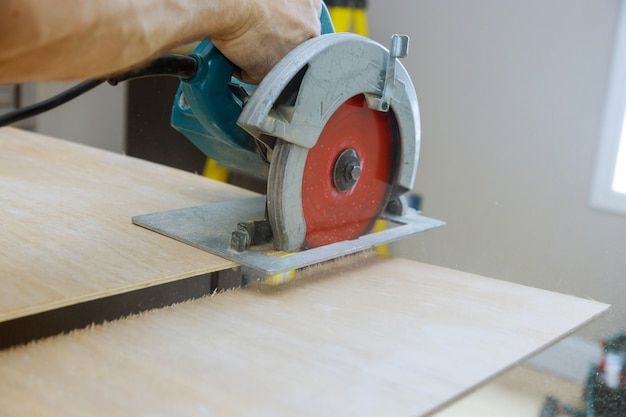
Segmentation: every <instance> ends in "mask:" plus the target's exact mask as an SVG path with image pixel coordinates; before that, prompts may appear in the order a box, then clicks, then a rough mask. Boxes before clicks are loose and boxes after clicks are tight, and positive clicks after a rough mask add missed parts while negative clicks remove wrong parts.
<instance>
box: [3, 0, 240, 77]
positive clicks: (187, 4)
mask: <svg viewBox="0 0 626 417" xmlns="http://www.w3.org/2000/svg"><path fill="white" fill-rule="evenodd" d="M246 4H247V2H246V1H242V0H196V1H192V0H105V1H78V0H74V1H64V2H60V1H58V0H2V1H1V2H0V83H6V82H19V81H26V80H50V79H56V80H59V79H80V78H91V77H99V76H104V75H107V74H110V73H113V72H119V71H122V70H125V69H128V68H129V67H132V66H134V65H137V63H139V62H143V61H146V60H148V59H150V58H151V57H152V56H154V55H155V54H157V53H159V52H162V51H164V50H166V49H168V48H170V47H173V46H176V45H177V44H181V43H183V42H185V41H190V40H197V39H201V38H204V37H213V36H220V35H221V34H222V33H231V32H233V31H236V30H237V27H236V26H237V25H239V24H241V22H240V16H238V15H237V14H238V13H243V12H244V7H245V6H246Z"/></svg>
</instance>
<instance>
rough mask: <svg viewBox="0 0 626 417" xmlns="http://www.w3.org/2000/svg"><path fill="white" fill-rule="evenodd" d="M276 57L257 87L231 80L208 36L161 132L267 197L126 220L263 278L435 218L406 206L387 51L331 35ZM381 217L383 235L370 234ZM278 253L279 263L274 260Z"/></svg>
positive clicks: (399, 76)
mask: <svg viewBox="0 0 626 417" xmlns="http://www.w3.org/2000/svg"><path fill="white" fill-rule="evenodd" d="M321 20H322V27H323V32H326V33H325V34H322V35H321V36H318V37H316V38H313V39H310V40H308V41H306V42H304V43H303V44H301V45H300V46H298V47H297V48H295V49H294V50H293V51H291V52H290V53H289V54H287V55H286V56H285V57H284V58H283V59H282V60H281V61H280V62H279V63H278V64H277V65H276V66H275V67H274V68H273V69H272V70H271V71H270V72H269V74H268V75H267V76H266V77H265V78H264V79H263V81H262V82H261V83H260V84H259V85H258V86H251V85H246V84H242V83H240V82H238V81H237V80H235V79H233V78H232V77H231V74H232V73H233V65H232V63H230V62H229V61H228V60H227V59H226V58H224V56H223V55H221V53H220V52H219V51H217V49H215V48H214V47H213V45H212V44H211V42H210V41H205V42H203V43H202V44H200V45H199V46H198V47H197V48H196V50H195V51H194V52H193V53H192V54H191V56H192V57H194V58H195V59H196V60H197V61H198V69H197V72H196V74H195V75H194V76H193V77H190V78H189V79H186V80H182V81H181V85H180V88H179V91H178V93H177V95H176V98H175V101H174V106H173V111H172V125H173V126H174V127H175V128H176V129H178V130H179V131H181V132H182V133H183V134H184V135H185V136H187V138H189V139H190V140H191V141H192V142H193V143H194V144H195V145H196V146H197V147H199V148H200V149H201V150H202V151H203V152H204V153H205V154H206V155H207V156H208V157H209V158H212V159H214V160H215V161H217V162H218V163H220V164H222V165H224V166H225V167H228V168H230V169H233V170H237V171H243V172H245V173H248V174H251V175H254V176H257V177H261V178H264V179H266V180H267V194H266V196H262V197H256V198H247V199H242V200H234V201H227V202H222V203H214V204H208V205H205V206H199V207H191V208H186V209H181V210H174V211H171V212H164V213H154V214H148V215H141V216H136V217H134V218H133V221H134V222H135V223H136V224H139V225H141V226H144V227H147V228H150V229H152V230H155V231H157V232H159V233H163V234H165V235H167V236H170V237H173V238H176V239H178V240H181V241H183V242H186V243H189V244H192V245H194V246H196V247H199V248H202V249H205V250H207V251H209V252H212V253H215V254H217V255H220V256H223V257H226V258H228V259H231V260H233V261H236V262H239V263H240V264H241V265H242V267H244V268H246V270H247V271H248V275H249V276H252V277H256V278H259V277H260V278H263V277H267V276H271V275H273V274H277V273H281V272H285V271H289V270H294V269H298V268H303V267H307V266H310V265H312V264H316V263H320V262H324V261H328V260H332V259H334V258H337V257H341V256H344V255H347V254H352V253H356V252H359V251H363V250H365V249H370V248H372V247H375V246H377V245H380V244H385V243H388V242H391V241H394V240H398V239H401V238H403V237H406V236H409V235H413V234H415V233H418V232H422V231H425V230H429V229H432V228H435V227H439V226H442V225H443V224H444V223H443V222H441V221H439V220H435V219H430V218H427V217H424V216H421V215H420V214H419V213H417V212H416V211H415V210H412V209H410V208H409V207H407V204H406V202H405V199H404V198H403V195H404V194H405V193H406V192H407V191H409V190H411V189H412V187H413V184H414V181H415V176H416V172H417V163H418V156H419V148H420V120H419V109H418V102H417V97H416V94H415V89H414V87H413V83H412V82H411V79H410V77H409V74H408V72H407V71H406V69H405V68H404V66H403V65H402V64H401V63H400V62H399V59H400V58H403V57H404V56H406V55H407V53H408V41H409V39H408V37H407V36H402V35H394V36H393V37H392V40H391V46H390V48H389V49H387V48H385V47H383V46H382V45H380V44H378V43H377V42H375V41H373V40H371V39H368V38H365V37H363V36H359V35H355V34H351V33H332V24H331V23H330V20H329V18H328V16H327V13H326V12H324V13H323V15H322V18H321ZM381 218H382V219H385V220H386V221H387V223H388V227H386V228H385V229H384V230H382V231H376V232H372V228H373V226H374V224H375V222H376V221H377V220H379V219H381ZM285 255H289V256H285Z"/></svg>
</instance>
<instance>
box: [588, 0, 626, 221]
mask: <svg viewBox="0 0 626 417" xmlns="http://www.w3.org/2000/svg"><path fill="white" fill-rule="evenodd" d="M591 204H592V205H593V206H594V207H597V208H601V209H605V210H610V211H612V212H616V213H622V214H626V7H625V5H624V4H622V9H621V12H620V17H619V22H618V27H617V32H616V38H615V48H614V52H613V64H612V68H611V74H610V78H609V83H608V90H607V100H606V107H605V109H604V121H603V126H602V131H601V136H600V148H599V151H598V156H597V159H596V170H595V177H594V181H593V183H592V190H591Z"/></svg>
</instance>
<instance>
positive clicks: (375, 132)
mask: <svg viewBox="0 0 626 417" xmlns="http://www.w3.org/2000/svg"><path fill="white" fill-rule="evenodd" d="M394 127H395V123H394V119H393V115H392V113H391V112H389V113H383V112H379V111H375V110H371V109H370V108H369V107H368V106H367V101H366V99H365V97H364V96H363V95H357V96H354V97H352V98H350V99H349V100H347V101H346V102H345V103H344V104H342V105H341V106H340V107H339V108H338V109H337V110H336V111H335V113H334V114H333V115H332V116H331V118H330V119H329V120H328V122H327V123H326V125H325V126H324V129H323V130H322V132H321V135H320V137H319V139H318V141H317V143H316V144H315V146H314V147H313V148H311V149H309V151H308V155H307V159H306V164H305V168H304V176H303V179H302V208H303V214H304V219H305V223H306V237H305V247H308V248H313V247H318V246H322V245H327V244H329V243H334V242H339V241H344V240H351V239H356V238H358V237H359V236H362V235H364V234H366V233H367V232H369V231H370V230H371V228H372V226H373V224H374V221H375V220H376V219H377V218H378V217H379V216H380V215H381V213H382V212H383V210H384V209H385V206H386V204H387V202H388V200H389V197H390V194H391V191H392V184H393V179H394V175H395V168H394V166H395V162H394V161H395V158H394V155H395V152H394V147H395V146H398V145H397V144H396V140H395V136H396V135H394ZM397 151H399V149H398V150H397Z"/></svg>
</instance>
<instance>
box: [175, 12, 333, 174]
mask: <svg viewBox="0 0 626 417" xmlns="http://www.w3.org/2000/svg"><path fill="white" fill-rule="evenodd" d="M320 23H321V28H322V34H326V33H332V32H334V29H333V25H332V21H331V19H330V15H329V13H328V9H327V8H326V6H325V5H323V7H322V13H321V15H320ZM190 56H192V57H194V58H195V59H196V60H197V61H198V71H197V73H196V74H195V76H194V77H193V78H191V79H189V80H182V79H181V83H180V86H179V88H178V91H177V93H176V96H175V99H174V103H173V106H172V116H171V124H172V127H174V128H175V129H176V130H178V131H179V132H181V133H182V134H183V135H185V136H186V137H187V138H188V139H189V140H190V141H191V142H192V143H193V144H194V145H195V146H196V147H198V148H199V149H200V150H201V151H202V152H203V153H204V154H205V155H206V156H207V157H209V158H212V159H214V160H216V161H218V162H219V163H220V164H222V165H224V166H226V167H229V168H231V169H234V170H237V171H244V172H246V173H248V174H251V175H253V176H256V177H260V178H267V175H268V171H269V163H268V160H267V158H266V157H265V156H264V154H265V151H264V150H263V149H261V148H260V147H259V146H260V144H259V142H257V140H256V139H255V138H254V137H252V136H251V135H250V134H249V133H248V132H246V131H245V130H244V129H242V128H241V127H239V126H238V125H237V119H238V118H239V116H240V114H241V111H242V108H243V107H244V104H245V103H246V100H247V97H248V95H250V94H252V95H253V93H254V91H255V90H256V86H254V85H250V84H245V83H242V82H240V81H239V80H237V79H236V78H234V77H232V74H233V70H234V69H235V66H234V64H233V63H232V62H230V61H229V60H228V59H227V58H226V57H225V56H224V55H223V54H222V53H221V52H220V51H219V50H218V49H217V48H215V46H214V45H213V43H212V42H211V41H210V40H208V39H207V40H204V41H203V42H201V43H200V44H199V45H198V46H197V47H196V49H195V50H194V51H193V52H192V53H191V54H190Z"/></svg>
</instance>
